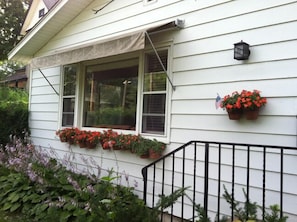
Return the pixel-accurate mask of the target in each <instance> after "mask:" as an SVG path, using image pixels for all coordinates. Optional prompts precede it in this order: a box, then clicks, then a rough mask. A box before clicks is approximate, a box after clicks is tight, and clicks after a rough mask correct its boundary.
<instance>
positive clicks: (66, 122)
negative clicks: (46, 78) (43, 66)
mask: <svg viewBox="0 0 297 222" xmlns="http://www.w3.org/2000/svg"><path fill="white" fill-rule="evenodd" d="M76 76H77V65H67V66H64V75H63V79H64V85H63V96H62V101H63V108H62V126H65V127H66V126H73V124H74V113H75V112H74V111H75V95H76V93H75V92H76V79H77V78H76Z"/></svg>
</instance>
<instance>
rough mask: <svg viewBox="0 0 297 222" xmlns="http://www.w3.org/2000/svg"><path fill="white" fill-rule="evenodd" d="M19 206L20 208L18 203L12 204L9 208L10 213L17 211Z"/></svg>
mask: <svg viewBox="0 0 297 222" xmlns="http://www.w3.org/2000/svg"><path fill="white" fill-rule="evenodd" d="M20 206H21V204H20V203H15V204H13V205H12V207H11V208H10V212H14V211H16V210H17V209H19V207H20Z"/></svg>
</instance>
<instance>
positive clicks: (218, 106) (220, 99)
mask: <svg viewBox="0 0 297 222" xmlns="http://www.w3.org/2000/svg"><path fill="white" fill-rule="evenodd" d="M221 103H222V98H221V97H220V95H219V94H218V93H217V98H216V103H215V105H216V109H218V108H220V107H221Z"/></svg>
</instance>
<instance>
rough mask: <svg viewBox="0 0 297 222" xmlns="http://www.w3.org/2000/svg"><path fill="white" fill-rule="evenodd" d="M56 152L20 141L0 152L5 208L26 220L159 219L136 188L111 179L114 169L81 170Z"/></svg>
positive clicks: (104, 221)
mask: <svg viewBox="0 0 297 222" xmlns="http://www.w3.org/2000/svg"><path fill="white" fill-rule="evenodd" d="M52 152H53V151H52ZM53 155H54V154H53V153H48V152H46V151H45V150H40V149H39V148H36V147H34V146H32V145H23V144H22V143H17V144H16V145H14V146H12V145H11V146H6V147H5V148H4V149H2V150H1V151H0V209H1V210H2V211H5V212H9V213H13V214H15V215H22V220H23V221H26V220H28V221H51V222H52V221H61V222H62V221H67V222H68V221H84V222H88V221H90V222H92V221H96V222H101V221H102V222H109V221H111V222H113V221H114V222H121V221H123V222H124V221H131V222H133V221H135V222H139V221H144V222H145V221H150V222H154V221H158V219H157V214H156V212H153V211H152V210H151V209H149V208H147V207H146V206H145V204H144V202H143V201H142V200H141V199H139V198H138V197H137V196H136V195H135V194H134V193H133V188H131V187H125V186H121V185H116V184H113V183H112V182H113V180H115V179H116V178H117V176H116V175H115V174H114V173H113V172H110V173H109V174H108V175H105V176H101V177H98V174H97V175H95V174H94V171H92V170H86V171H85V172H84V174H82V173H79V172H77V169H76V168H75V167H72V168H71V163H69V162H68V163H66V162H67V160H64V163H66V164H63V165H62V164H60V163H58V162H57V160H56V158H52V156H53ZM85 161H87V160H85ZM93 164H95V163H93ZM99 171H100V167H98V172H97V173H99Z"/></svg>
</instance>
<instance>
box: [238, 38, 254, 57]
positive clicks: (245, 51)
mask: <svg viewBox="0 0 297 222" xmlns="http://www.w3.org/2000/svg"><path fill="white" fill-rule="evenodd" d="M250 53H251V52H250V45H249V44H247V43H246V42H243V41H242V40H241V42H238V43H235V44H234V59H236V60H246V59H248V58H249V56H250Z"/></svg>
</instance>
